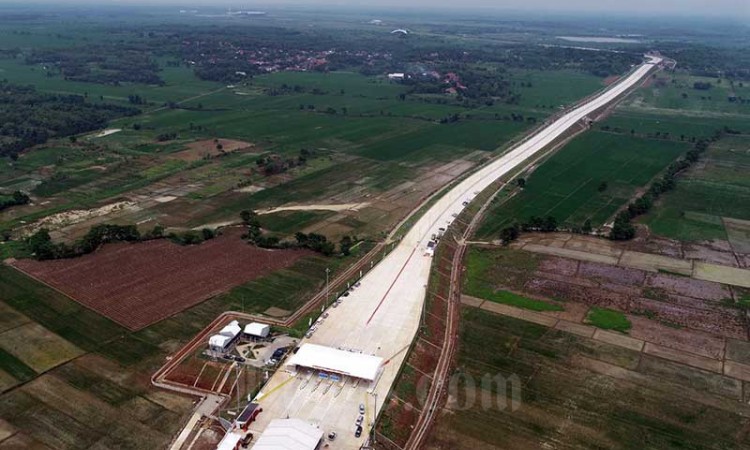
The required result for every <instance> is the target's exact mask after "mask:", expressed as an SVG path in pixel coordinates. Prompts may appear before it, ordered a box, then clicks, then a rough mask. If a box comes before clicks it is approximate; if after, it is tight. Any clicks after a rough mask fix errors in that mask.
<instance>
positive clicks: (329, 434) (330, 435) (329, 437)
mask: <svg viewBox="0 0 750 450" xmlns="http://www.w3.org/2000/svg"><path fill="white" fill-rule="evenodd" d="M335 439H336V432H335V431H331V432H330V433H328V440H329V441H333V440H335Z"/></svg>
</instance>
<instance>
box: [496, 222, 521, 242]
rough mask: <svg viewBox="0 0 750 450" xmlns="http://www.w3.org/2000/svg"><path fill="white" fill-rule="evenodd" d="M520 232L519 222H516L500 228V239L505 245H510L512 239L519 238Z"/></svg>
mask: <svg viewBox="0 0 750 450" xmlns="http://www.w3.org/2000/svg"><path fill="white" fill-rule="evenodd" d="M520 234H521V230H520V229H519V227H518V224H517V223H514V224H513V225H511V226H509V227H505V228H503V229H502V230H500V240H501V241H503V245H508V244H510V243H511V242H512V241H515V240H516V239H518V236H519V235H520Z"/></svg>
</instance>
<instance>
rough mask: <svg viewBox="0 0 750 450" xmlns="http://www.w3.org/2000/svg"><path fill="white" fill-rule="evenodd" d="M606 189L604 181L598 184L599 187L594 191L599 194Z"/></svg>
mask: <svg viewBox="0 0 750 450" xmlns="http://www.w3.org/2000/svg"><path fill="white" fill-rule="evenodd" d="M607 187H608V186H607V182H606V181H602V182H601V183H599V186H598V187H597V188H596V190H597V191H599V192H604V191H606V190H607Z"/></svg>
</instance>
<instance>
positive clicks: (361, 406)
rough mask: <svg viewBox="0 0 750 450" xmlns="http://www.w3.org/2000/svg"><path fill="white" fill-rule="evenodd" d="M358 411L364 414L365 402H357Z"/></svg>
mask: <svg viewBox="0 0 750 450" xmlns="http://www.w3.org/2000/svg"><path fill="white" fill-rule="evenodd" d="M359 413H360V414H364V413H365V404H364V403H360V404H359Z"/></svg>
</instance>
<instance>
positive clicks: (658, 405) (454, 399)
mask: <svg viewBox="0 0 750 450" xmlns="http://www.w3.org/2000/svg"><path fill="white" fill-rule="evenodd" d="M531 243H536V244H543V245H547V246H549V247H550V248H554V249H559V250H561V251H562V250H567V249H570V250H573V249H577V250H578V251H580V252H581V253H583V252H586V249H587V247H586V246H587V245H588V246H589V247H588V248H589V249H590V251H591V252H592V254H593V253H594V250H595V251H596V254H600V255H603V254H606V249H605V247H606V245H610V246H611V247H612V249H611V250H614V249H616V248H628V244H622V243H611V244H606V245H605V243H597V239H596V238H592V237H575V236H574V237H573V238H570V237H569V236H568V237H566V236H565V235H564V234H562V233H554V234H552V235H543V234H529V235H525V236H523V237H522V238H521V240H520V241H519V242H518V243H514V244H512V245H511V246H510V247H489V246H471V247H470V248H469V250H468V252H467V253H466V257H465V261H464V263H465V265H466V269H467V270H466V271H465V274H464V277H465V279H464V286H463V293H464V294H465V295H464V297H463V298H462V303H463V304H464V306H463V310H462V317H461V325H460V332H459V344H458V349H459V350H458V356H457V363H456V368H455V372H454V376H456V377H459V376H460V382H459V383H455V382H454V384H452V385H451V386H452V387H451V388H449V390H450V389H452V390H450V392H449V396H448V400H447V404H446V405H445V407H444V409H443V410H442V411H441V413H440V414H439V416H438V417H439V418H438V419H437V422H436V423H435V424H434V425H433V428H432V430H433V431H432V434H431V437H430V438H429V441H428V444H427V445H426V448H434V449H438V448H456V449H463V448H466V449H469V448H537V447H542V446H544V445H545V443H549V442H555V443H556V445H559V446H564V447H571V448H612V449H615V448H617V449H622V448H633V449H635V448H644V447H650V446H654V447H655V448H665V449H666V448H685V447H686V446H687V447H690V446H696V448H716V449H719V448H745V447H746V446H747V445H748V441H747V437H746V436H745V435H744V434H737V433H736V432H735V431H736V430H737V429H740V428H741V427H742V426H743V425H742V423H744V420H745V419H744V417H745V416H746V414H747V413H748V410H747V406H746V405H745V404H744V403H743V402H738V401H737V400H738V399H741V398H743V396H744V394H743V389H742V386H743V384H744V383H745V378H746V377H745V376H744V375H739V372H735V371H731V370H726V369H724V367H735V366H737V367H740V366H741V367H750V366H746V365H747V363H748V362H750V361H748V359H747V358H746V357H745V356H743V355H744V354H742V352H741V351H740V350H739V349H746V348H750V347H749V346H750V344H748V342H747V329H746V328H747V326H746V324H745V323H744V321H743V319H742V315H743V312H742V309H741V308H738V307H737V306H735V305H737V304H738V303H737V302H739V301H740V300H739V299H741V298H743V296H744V295H746V292H745V290H743V289H742V288H738V287H735V286H729V285H722V284H719V283H713V282H706V281H700V280H696V279H692V278H690V277H686V276H679V275H674V274H669V273H666V272H659V271H656V270H653V271H650V270H641V269H634V268H632V267H623V266H620V265H617V264H616V261H617V260H616V259H615V260H614V262H613V263H610V264H607V263H602V262H595V261H594V260H591V261H588V260H584V259H573V258H568V257H562V256H552V255H547V254H542V253H538V252H529V251H525V250H522V248H526V247H527V246H531ZM477 286H479V287H481V289H479V290H477ZM505 291H511V292H514V293H518V295H522V296H524V297H527V298H533V299H536V300H537V301H544V302H546V303H547V304H551V305H558V306H560V308H558V309H556V310H543V309H539V308H535V307H534V305H533V304H528V303H508V302H497V300H496V299H495V298H494V297H493V296H494V295H496V293H498V292H505ZM488 343H490V344H488ZM487 376H489V377H495V376H501V377H503V378H502V380H504V381H505V382H506V384H505V385H503V384H499V385H498V384H495V385H488V384H486V381H485V384H482V380H483V377H487ZM456 381H458V380H456ZM421 382H422V380H420V379H419V376H417V377H416V379H410V381H408V382H404V384H403V385H402V386H401V388H402V389H407V388H408V386H415V385H419V384H420V383H421ZM495 382H496V383H497V382H498V379H496V380H495ZM603 399H606V401H605V400H603ZM418 400H419V399H418V398H411V397H409V398H407V401H414V402H416V401H418ZM514 401H515V402H517V403H515V404H514V403H513V402H514ZM415 406H417V407H418V404H417V403H415ZM722 427H726V428H722ZM722 430H723V431H722Z"/></svg>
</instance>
